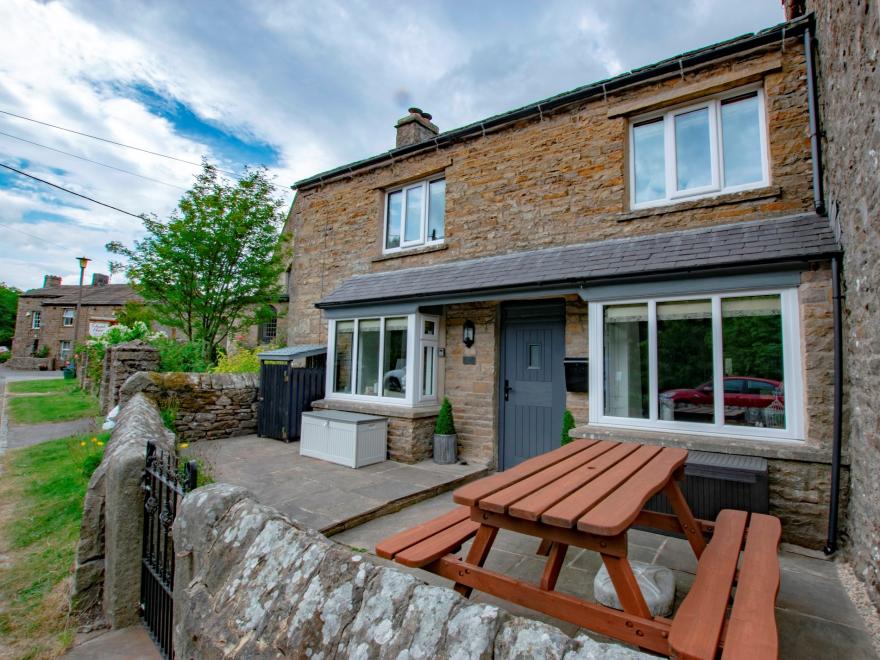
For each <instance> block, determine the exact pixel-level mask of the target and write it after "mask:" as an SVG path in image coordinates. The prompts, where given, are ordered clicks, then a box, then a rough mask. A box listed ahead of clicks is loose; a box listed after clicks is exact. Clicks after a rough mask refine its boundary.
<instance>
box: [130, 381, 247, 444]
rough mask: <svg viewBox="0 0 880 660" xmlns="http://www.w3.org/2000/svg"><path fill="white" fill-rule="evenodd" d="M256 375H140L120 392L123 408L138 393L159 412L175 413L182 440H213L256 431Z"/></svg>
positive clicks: (178, 431) (175, 424)
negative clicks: (146, 398) (163, 410)
mask: <svg viewBox="0 0 880 660" xmlns="http://www.w3.org/2000/svg"><path fill="white" fill-rule="evenodd" d="M259 388H260V377H259V375H258V374H197V373H181V372H166V373H157V372H153V371H151V372H140V373H136V374H133V375H131V376H130V377H129V378H128V380H127V381H126V382H125V384H124V385H123V386H122V387H121V388H120V391H119V400H120V403H121V404H124V403H125V402H126V401H128V400H129V399H130V398H131V397H132V396H134V395H135V394H136V393H137V392H143V393H144V394H147V395H148V396H150V397H152V398H153V399H154V400H155V401H156V402H157V403H158V405H159V408H161V409H166V408H168V409H173V410H176V412H177V416H176V418H175V421H174V430H175V431H176V432H177V435H178V436H179V437H180V439H181V440H183V441H186V442H195V441H197V440H214V439H216V438H230V437H233V436H237V435H248V434H251V433H256V431H257V408H258V405H259V404H258V399H259Z"/></svg>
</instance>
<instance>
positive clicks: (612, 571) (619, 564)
mask: <svg viewBox="0 0 880 660" xmlns="http://www.w3.org/2000/svg"><path fill="white" fill-rule="evenodd" d="M602 561H603V562H605V568H606V569H607V570H608V575H609V576H610V577H611V583H612V584H613V585H614V590H615V591H616V592H617V598H618V599H619V600H620V605H621V607H623V611H624V612H626V613H627V614H635V615H637V616H640V617H644V618H645V619H650V618H651V610H650V609H648V604H647V603H646V602H645V597H644V596H643V595H642V590H641V589H640V588H639V583H638V581H637V580H636V576H635V575H634V574H633V572H632V567H631V566H630V565H629V561H627V559H626V557H615V556H613V555H606V554H603V555H602Z"/></svg>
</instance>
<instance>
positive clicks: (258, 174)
mask: <svg viewBox="0 0 880 660" xmlns="http://www.w3.org/2000/svg"><path fill="white" fill-rule="evenodd" d="M282 205H283V201H282V200H281V199H278V198H275V197H273V196H272V183H271V182H270V181H269V178H268V175H267V171H266V169H265V168H259V169H246V170H245V173H244V175H243V176H242V178H241V179H240V180H239V181H236V182H227V181H226V180H225V179H223V178H222V177H221V176H220V175H219V174H218V173H217V169H216V168H215V167H214V166H212V165H210V164H208V162H207V161H205V162H204V163H203V168H202V172H201V173H200V174H199V175H198V176H197V178H196V182H195V184H194V185H193V187H192V188H191V189H190V190H189V191H188V192H186V193H185V194H184V196H183V197H182V198H181V199H180V202H179V204H178V209H176V210H175V211H174V212H173V213H172V214H171V216H170V217H169V218H168V220H167V222H161V221H159V220H158V219H157V218H155V217H147V216H143V222H144V228H145V230H146V237H145V238H144V239H143V240H141V241H136V242H135V244H134V246H133V247H131V248H129V247H126V246H124V245H122V244H121V243H118V242H113V243H109V244H108V245H107V249H108V251H110V252H112V253H114V254H117V255H120V256H122V257H124V258H125V259H126V260H127V264H126V265H125V266H124V267H123V266H121V265H120V264H113V267H114V270H117V271H118V270H125V272H126V274H127V276H128V279H129V280H130V281H131V283H132V285H133V286H134V288H135V289H136V290H137V291H138V292H139V293H140V294H141V295H142V296H143V297H144V299H145V300H146V301H147V302H148V304H150V306H151V307H152V308H153V309H154V310H155V312H156V315H157V319H158V320H159V321H160V322H161V323H163V324H165V325H168V326H171V327H176V328H180V329H181V330H182V331H183V332H184V333H185V335H186V337H187V338H189V339H190V340H195V341H200V342H203V343H204V345H205V349H206V356H207V358H208V360H209V361H213V359H214V357H215V355H216V352H217V349H218V347H219V346H220V345H222V343H223V341H224V340H225V339H226V337H227V336H228V335H229V333H230V332H232V333H234V332H236V331H237V330H238V329H240V328H243V327H249V326H251V325H253V324H254V322H256V320H257V316H258V315H259V314H260V310H261V309H262V307H263V306H264V305H265V303H266V301H269V300H272V299H274V298H275V297H277V296H278V295H279V294H280V293H281V284H280V276H281V274H282V272H283V271H284V267H285V266H284V263H285V250H284V240H283V237H282V235H281V234H280V231H279V229H280V227H281V226H282V225H283V221H284V215H283V213H282Z"/></svg>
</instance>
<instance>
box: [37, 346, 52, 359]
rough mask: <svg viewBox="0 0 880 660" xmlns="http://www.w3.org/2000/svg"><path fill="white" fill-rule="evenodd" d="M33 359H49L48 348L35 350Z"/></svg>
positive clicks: (41, 347)
mask: <svg viewBox="0 0 880 660" xmlns="http://www.w3.org/2000/svg"><path fill="white" fill-rule="evenodd" d="M34 357H38V358H44V357H49V347H48V346H40V347H39V348H38V349H37V352H36V353H34Z"/></svg>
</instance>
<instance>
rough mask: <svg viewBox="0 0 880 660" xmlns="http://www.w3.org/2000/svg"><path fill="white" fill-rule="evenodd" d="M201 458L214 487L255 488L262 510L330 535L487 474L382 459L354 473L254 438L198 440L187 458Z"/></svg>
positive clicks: (481, 469)
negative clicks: (269, 508) (275, 511)
mask: <svg viewBox="0 0 880 660" xmlns="http://www.w3.org/2000/svg"><path fill="white" fill-rule="evenodd" d="M181 453H182V454H183V455H185V456H191V457H194V458H199V459H201V460H202V461H203V462H204V463H205V464H206V466H207V468H208V471H209V472H210V474H211V476H212V477H213V479H214V481H222V482H224V483H228V484H233V485H236V486H244V487H245V488H247V489H248V490H250V491H251V492H252V493H253V494H254V495H255V496H256V498H257V499H258V500H259V501H260V502H262V503H263V504H267V505H269V506H272V507H274V508H276V509H278V510H279V511H281V512H282V513H283V514H285V515H286V516H288V517H289V518H290V519H291V520H294V521H296V522H297V523H299V524H301V525H304V526H306V527H310V528H312V529H317V530H319V531H322V532H324V533H325V534H327V535H330V534H334V533H336V532H339V531H341V530H343V529H347V528H349V527H352V526H354V525H358V524H361V523H363V522H365V521H366V520H370V519H371V518H374V517H376V516H378V515H384V514H387V513H391V512H393V511H397V510H399V509H400V508H402V507H404V506H408V505H410V504H412V503H413V502H418V501H421V500H423V499H426V498H428V497H433V496H435V495H437V494H438V493H442V492H444V491H446V490H450V489H453V488H457V487H458V486H459V485H461V484H463V483H465V482H467V481H470V480H472V479H475V478H478V477H480V476H483V475H484V474H485V473H486V468H485V466H482V465H437V464H436V463H434V462H433V461H423V462H422V463H418V464H416V465H405V464H403V463H395V462H394V461H384V462H382V463H376V464H374V465H367V466H365V467H362V468H358V469H357V470H354V469H352V468H348V467H345V466H342V465H336V464H335V463H328V462H327V461H320V460H317V459H314V458H307V457H304V456H300V455H299V442H291V443H290V444H286V443H284V442H281V441H279V440H272V439H270V438H259V437H257V436H255V435H248V436H241V437H237V438H226V439H223V440H207V441H201V442H194V443H192V444H191V445H189V447H188V448H186V449H185V450H183V451H182V452H181Z"/></svg>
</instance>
